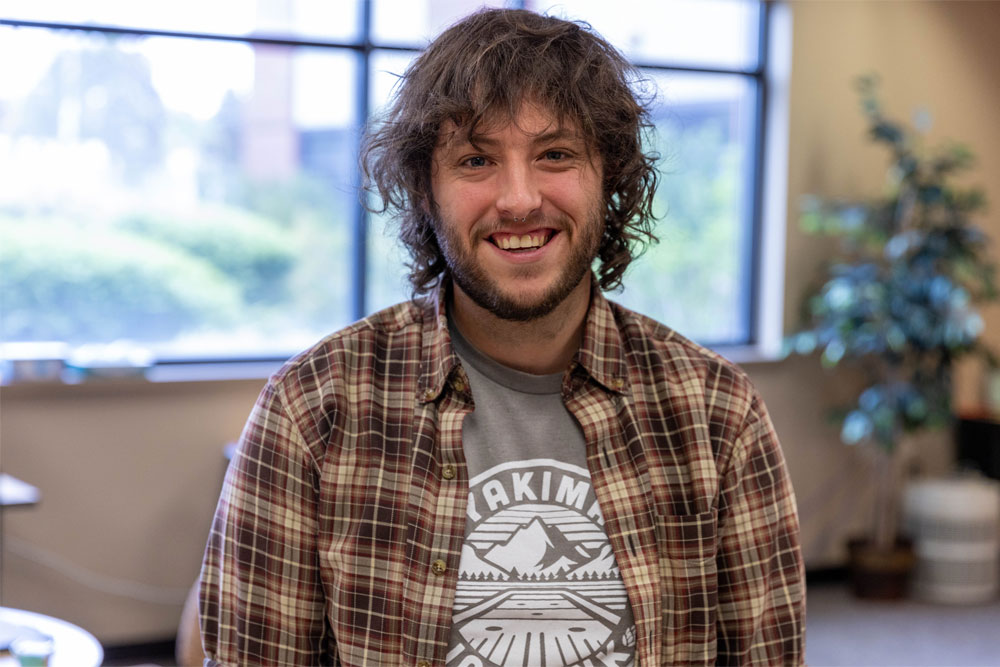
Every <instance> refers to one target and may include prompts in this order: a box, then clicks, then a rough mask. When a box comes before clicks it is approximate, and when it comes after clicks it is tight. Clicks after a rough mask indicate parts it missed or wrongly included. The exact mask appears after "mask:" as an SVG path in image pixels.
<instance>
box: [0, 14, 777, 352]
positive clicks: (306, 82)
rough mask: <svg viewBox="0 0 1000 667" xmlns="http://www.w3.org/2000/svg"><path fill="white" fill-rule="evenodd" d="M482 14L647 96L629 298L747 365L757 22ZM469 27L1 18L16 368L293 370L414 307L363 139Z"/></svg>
mask: <svg viewBox="0 0 1000 667" xmlns="http://www.w3.org/2000/svg"><path fill="white" fill-rule="evenodd" d="M487 4H496V5H503V4H507V5H511V4H514V5H516V6H523V7H526V8H529V9H535V10H540V11H547V12H549V13H551V14H554V15H557V16H565V17H568V18H575V19H582V20H586V21H588V22H590V23H591V24H592V25H593V26H594V28H595V29H596V30H597V31H598V32H600V33H601V34H603V35H604V36H606V37H607V38H608V39H609V40H610V41H612V42H613V43H615V44H616V45H618V46H619V47H620V48H622V50H623V51H624V52H625V53H626V54H627V55H628V56H629V57H630V58H632V59H633V60H634V61H635V62H636V63H637V64H638V65H639V66H640V67H641V68H642V69H643V71H644V72H645V73H647V74H648V76H649V78H650V80H651V81H653V82H655V84H656V85H657V87H658V88H659V90H660V101H659V103H658V106H657V107H656V109H655V119H656V123H657V126H658V135H657V141H658V142H659V145H658V150H659V152H660V153H661V155H662V156H663V162H662V164H661V169H662V171H663V178H662V180H661V183H662V184H661V187H660V190H659V193H658V196H657V209H658V212H659V213H660V214H661V215H663V216H664V217H663V221H662V223H661V225H660V228H659V230H658V232H657V233H658V235H659V237H660V238H661V243H660V244H659V245H658V246H656V247H654V248H652V249H651V250H650V251H649V252H648V253H647V254H646V256H645V257H644V258H643V259H642V260H640V261H639V262H638V263H636V264H635V265H634V267H633V268H632V269H631V270H630V273H629V274H627V276H626V289H625V291H624V293H622V294H620V295H617V296H613V298H617V299H618V300H620V301H622V302H623V303H625V304H626V305H629V306H631V307H634V308H636V309H637V310H640V311H642V312H644V313H647V314H650V315H652V316H653V317H656V318H658V319H660V320H662V321H664V322H665V323H667V324H669V325H671V326H673V327H674V328H676V329H678V330H679V331H681V332H682V333H684V334H686V335H688V336H691V337H694V338H696V339H698V340H700V341H702V342H706V343H709V344H715V345H721V344H745V343H748V342H752V341H753V339H754V337H755V325H754V316H753V314H754V313H755V312H756V311H755V307H756V306H755V299H756V287H755V286H756V282H757V278H756V271H755V268H754V267H755V265H756V262H755V257H756V252H757V251H756V248H757V238H758V232H757V228H758V221H759V219H760V213H759V211H760V192H761V184H760V174H761V168H760V164H761V161H760V160H761V158H760V156H761V151H762V143H761V142H762V132H763V129H762V128H763V117H762V109H763V108H764V100H765V85H764V71H765V62H764V60H765V58H764V56H763V54H764V53H765V49H764V48H763V46H764V43H765V41H766V31H765V29H764V26H765V25H766V21H765V16H764V13H765V12H766V7H765V5H763V4H760V3H757V2H753V1H751V0H674V1H672V2H641V1H639V0H619V1H618V2H615V3H607V2H605V1H602V0H575V1H566V2H561V3H559V4H551V3H547V2H536V1H534V0H523V1H522V2H517V3H510V2H508V3H504V2H501V1H498V2H494V3H487ZM469 9H470V5H469V4H466V3H461V2H453V1H445V0H422V1H414V0H368V1H365V0H354V1H353V2H350V1H346V0H345V1H343V2H335V3H331V2H326V1H324V0H257V2H247V1H245V0H213V2H210V3H205V2H195V1H194V0H175V1H174V2H172V3H160V4H149V3H136V2H132V1H130V0H93V1H90V2H86V3H80V2H76V1H75V0H59V1H57V0H47V1H45V0H8V1H7V2H5V3H4V6H3V8H2V9H0V62H5V63H17V64H18V66H17V67H3V68H0V342H5V343H11V342H45V341H48V342H51V341H57V342H59V343H63V344H66V345H67V346H69V348H70V349H71V350H76V351H77V353H79V354H81V355H85V354H86V353H89V354H92V355H97V356H98V357H99V356H100V354H101V353H102V350H104V352H105V353H107V354H121V349H123V347H124V348H127V349H133V350H134V349H136V348H141V349H142V350H148V351H149V352H150V353H151V354H152V356H153V357H155V358H157V359H159V360H161V361H170V360H175V361H176V360H187V361H195V360H229V359H261V358H275V359H277V358H285V357H287V356H288V355H290V354H292V353H294V352H296V351H298V350H300V349H302V348H304V347H306V346H308V345H310V344H312V343H313V342H315V340H317V339H318V338H320V337H321V336H323V335H325V334H326V333H329V332H331V331H333V330H335V329H337V328H339V327H341V326H343V325H345V324H347V323H349V322H351V321H353V320H355V319H357V318H359V317H362V316H363V315H365V314H367V313H369V312H372V311H374V310H376V309H378V308H381V307H383V306H386V305H389V304H391V303H394V302H396V301H399V300H401V299H404V298H406V296H407V295H408V288H407V285H406V283H405V278H404V276H403V271H404V269H403V262H404V261H405V254H404V253H403V251H402V250H401V249H400V248H399V247H398V246H397V245H396V243H395V241H394V233H393V231H392V228H391V223H389V221H386V220H379V219H375V218H373V217H372V216H368V215H367V214H366V213H365V212H364V211H363V209H362V207H361V205H360V201H359V196H358V180H359V177H358V173H357V171H358V170H357V168H356V165H357V148H358V144H359V139H360V136H361V127H362V126H363V122H364V120H365V118H366V117H367V116H369V115H370V114H371V113H373V111H375V110H377V108H378V107H380V106H381V105H382V104H384V103H385V101H386V100H387V99H388V96H389V94H390V91H391V88H392V85H393V83H394V82H395V80H396V76H395V75H396V74H398V73H401V72H402V71H403V70H404V69H405V68H406V65H407V64H408V63H409V61H410V60H411V59H412V58H413V57H414V56H415V55H416V53H418V52H419V49H420V48H421V47H422V45H424V44H426V43H427V41H428V40H429V39H431V38H432V37H433V36H434V35H435V34H436V33H437V32H439V31H440V30H441V29H442V28H443V27H445V26H447V25H448V24H450V23H451V22H453V21H454V20H456V19H457V18H459V17H460V16H461V15H462V14H464V13H465V12H467V11H469ZM387 224H388V228H387ZM95 350H96V351H95ZM108 350H118V352H108Z"/></svg>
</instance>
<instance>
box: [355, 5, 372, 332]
mask: <svg viewBox="0 0 1000 667" xmlns="http://www.w3.org/2000/svg"><path fill="white" fill-rule="evenodd" d="M371 24H372V6H371V0H364V2H362V3H361V45H362V49H361V54H360V58H361V67H360V72H359V73H358V82H357V91H356V95H357V100H355V105H356V106H355V109H356V110H357V111H356V113H357V118H358V122H359V129H360V130H363V128H364V127H365V126H366V125H367V123H368V116H369V114H370V112H371V110H370V108H369V101H368V97H369V95H370V94H371V55H372V41H371V28H372V25H371ZM357 134H358V141H357V144H356V147H357V153H356V154H357V155H358V156H360V155H361V142H362V141H363V140H364V132H363V131H359V132H358V133H357ZM354 185H355V190H354V191H355V192H356V193H358V196H357V197H356V198H355V202H354V234H353V243H352V250H353V258H352V259H353V262H352V272H351V273H352V279H353V280H352V285H351V301H352V303H351V311H352V314H353V316H354V319H355V320H359V319H361V318H362V317H364V316H365V315H366V314H367V308H366V300H367V294H368V221H369V214H368V210H367V208H366V207H365V206H364V205H362V198H363V197H364V196H365V193H364V183H363V182H362V175H361V169H360V168H358V169H355V183H354Z"/></svg>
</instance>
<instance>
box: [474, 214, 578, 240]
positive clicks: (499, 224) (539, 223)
mask: <svg viewBox="0 0 1000 667" xmlns="http://www.w3.org/2000/svg"><path fill="white" fill-rule="evenodd" d="M567 227H568V225H567V219H566V216H565V215H559V216H556V217H555V218H553V217H550V216H539V217H538V218H528V221H527V222H521V223H513V222H511V221H509V220H505V219H501V218H495V219H490V220H483V221H480V222H477V223H476V224H475V225H473V226H472V235H473V236H475V237H477V238H482V237H486V236H491V235H493V234H495V233H497V232H509V231H511V230H523V231H528V230H531V229H554V230H556V231H560V232H561V231H565V230H566V228H567Z"/></svg>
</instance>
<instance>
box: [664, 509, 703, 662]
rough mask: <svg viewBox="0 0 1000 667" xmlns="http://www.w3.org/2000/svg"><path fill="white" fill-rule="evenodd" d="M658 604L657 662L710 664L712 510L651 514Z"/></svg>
mask: <svg viewBox="0 0 1000 667" xmlns="http://www.w3.org/2000/svg"><path fill="white" fill-rule="evenodd" d="M653 520H654V523H655V529H656V542H657V551H658V554H659V563H660V591H661V595H662V605H663V647H662V650H663V657H664V661H663V664H669V665H687V664H712V663H714V662H715V655H716V646H715V642H716V629H715V625H716V618H717V609H716V606H717V605H718V589H719V582H718V570H717V565H716V560H715V557H716V553H717V551H718V540H717V539H716V521H717V520H718V514H717V511H716V510H711V511H709V512H703V513H701V514H690V515H685V516H664V515H661V514H654V518H653Z"/></svg>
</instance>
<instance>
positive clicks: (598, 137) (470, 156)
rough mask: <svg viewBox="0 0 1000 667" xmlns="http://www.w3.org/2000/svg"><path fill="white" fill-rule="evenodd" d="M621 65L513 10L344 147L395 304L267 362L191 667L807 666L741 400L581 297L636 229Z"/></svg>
mask: <svg viewBox="0 0 1000 667" xmlns="http://www.w3.org/2000/svg"><path fill="white" fill-rule="evenodd" d="M639 83H640V79H639V77H638V74H637V72H636V71H635V70H634V69H633V68H632V67H631V66H630V65H629V64H628V63H627V62H626V61H625V60H624V59H623V58H622V56H621V55H620V54H619V53H618V52H617V51H616V50H615V49H614V48H613V47H611V46H610V45H609V44H607V43H606V42H605V41H603V40H602V39H601V38H600V37H598V36H597V35H595V34H594V33H592V32H591V31H589V30H588V29H586V27H584V26H580V25H577V24H575V23H572V22H567V21H562V20H558V19H554V18H548V17H543V16H539V15H537V14H533V13H530V12H526V11H518V10H485V11H482V12H480V13H477V14H474V15H473V16H470V17H469V18H467V19H465V20H463V21H462V22H460V23H458V24H457V25H455V26H453V27H452V28H450V29H449V30H447V31H446V32H444V33H443V34H442V35H441V36H440V37H439V38H438V39H437V40H435V41H434V42H433V43H432V44H431V45H430V46H429V48H428V49H427V50H426V51H425V52H424V53H423V54H422V55H421V56H420V57H419V58H417V59H416V61H415V62H414V63H413V65H412V66H411V67H410V68H409V69H408V70H407V72H406V74H405V76H404V77H403V80H402V81H401V84H400V86H399V88H398V91H397V93H396V96H395V98H394V100H393V103H392V105H391V107H390V109H389V111H388V112H387V114H386V116H385V118H383V119H382V121H381V122H380V123H378V124H376V125H375V126H373V128H372V130H371V131H370V133H369V136H368V140H367V143H366V149H365V167H366V173H367V175H368V176H369V180H370V182H371V184H372V186H373V188H374V189H376V190H377V192H378V194H379V195H380V196H381V199H382V202H383V204H384V205H385V207H386V208H387V209H391V210H393V211H394V212H395V213H396V215H397V218H398V220H399V223H400V238H401V240H402V241H403V243H404V244H405V245H406V246H407V248H408V249H409V250H410V253H411V257H412V262H411V264H410V270H411V272H410V280H411V283H412V285H413V289H414V299H413V300H411V301H409V302H407V303H404V304H400V305H398V306H395V307H393V308H390V309H388V310H385V311H382V312H380V313H376V314H375V315H372V316H371V317H369V318H367V319H365V320H364V321H362V322H359V323H357V324H355V325H352V326H351V327H348V328H347V329H345V330H343V331H340V332H337V333H335V334H333V335H331V336H330V337H328V338H326V339H324V340H323V341H321V342H320V343H319V344H318V345H316V346H315V347H314V348H313V349H311V350H309V351H307V352H305V353H303V354H302V355H299V356H298V357H296V358H295V359H293V360H291V361H290V362H289V363H288V364H286V365H285V366H284V367H283V368H282V370H281V371H279V372H278V373H277V374H276V375H275V376H273V377H272V378H271V379H270V381H269V382H268V385H267V387H266V388H265V390H264V392H263V393H262V395H261V397H260V399H259V400H258V403H257V406H256V408H255V410H254V412H253V414H252V415H251V417H250V420H249V422H248V423H247V426H246V428H245V429H244V432H243V435H242V437H241V441H240V446H239V448H238V450H237V453H236V455H235V457H234V459H233V462H232V464H231V465H230V469H229V471H228V473H227V476H226V482H225V485H224V488H223V491H222V496H221V498H220V500H219V506H218V509H217V512H216V517H215V521H214V523H213V526H212V531H211V534H210V537H209V542H208V547H207V550H206V555H205V562H204V566H203V569H202V587H201V623H202V636H203V642H204V646H205V651H206V654H207V655H208V656H209V658H208V660H207V663H206V664H210V665H217V664H241V665H242V664H290V665H292V664H293V665H318V664H340V665H358V666H361V665H403V664H407V665H416V666H417V667H429V666H430V665H449V666H455V667H473V666H485V665H546V666H551V665H617V666H619V667H625V666H627V665H638V664H642V665H659V664H664V665H676V664H715V663H718V664H761V665H776V664H799V663H801V661H802V656H803V633H804V626H803V624H804V605H805V593H804V581H803V570H802V561H801V557H800V553H799V545H798V523H797V518H796V511H795V501H794V496H793V494H792V490H791V486H790V484H789V481H788V477H787V474H786V471H785V467H784V462H783V459H782V455H781V450H780V448H779V446H778V442H777V439H776V437H775V435H774V430H773V428H772V426H771V423H770V421H769V419H768V417H767V413H766V410H765V408H764V405H763V403H762V402H761V400H760V398H759V396H758V395H757V393H756V391H755V390H754V388H753V387H752V385H751V383H750V382H749V380H748V379H747V378H746V376H745V375H744V374H743V373H742V372H741V371H739V370H738V369H737V368H735V367H734V366H732V365H731V364H729V363H727V362H726V361H725V360H723V359H721V358H720V357H718V356H717V355H715V354H713V353H712V352H710V351H707V350H705V349H703V348H701V347H699V346H698V345H696V344H694V343H692V342H690V341H688V340H686V339H684V338H682V337H681V336H679V335H677V334H676V333H674V332H673V331H671V330H670V329H668V328H667V327H665V326H663V325H662V324H659V323H657V322H655V321H653V320H650V319H648V318H646V317H644V316H642V315H639V314H636V313H633V312H630V311H628V310H626V309H624V308H622V307H620V306H618V305H616V304H614V303H612V302H610V301H608V300H606V299H605V297H604V296H603V294H602V290H607V289H611V288H614V287H615V286H617V285H619V284H620V282H621V280H622V276H623V273H624V271H625V269H626V268H627V267H628V265H629V263H630V262H631V261H632V259H633V258H634V256H635V255H636V254H637V252H638V250H639V249H640V248H641V247H642V246H643V245H644V244H645V243H648V242H650V241H652V240H653V237H652V233H651V227H652V223H653V218H652V215H651V202H652V196H653V192H654V189H655V185H656V172H655V171H654V167H653V157H652V156H651V155H649V154H647V153H646V152H644V150H643V145H642V140H643V134H644V132H645V131H646V130H647V129H648V127H649V122H648V117H647V111H646V109H645V106H644V105H643V104H642V103H641V102H640V101H639V99H638V94H637V86H638V85H639Z"/></svg>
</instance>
